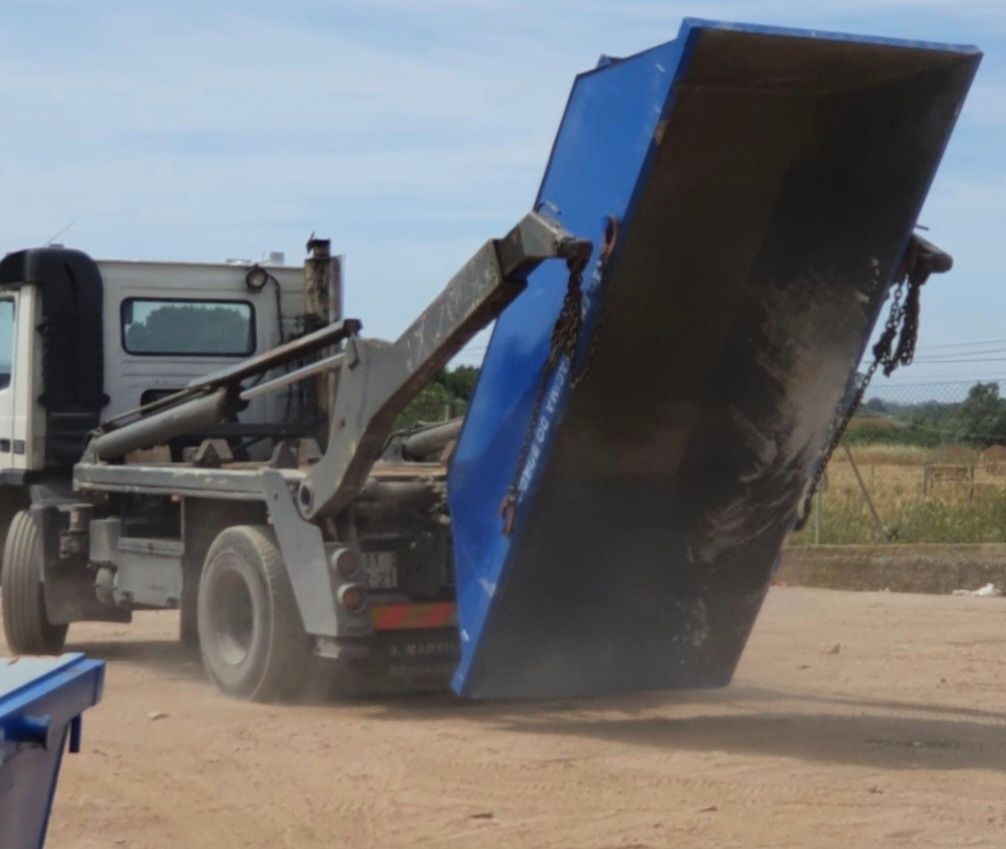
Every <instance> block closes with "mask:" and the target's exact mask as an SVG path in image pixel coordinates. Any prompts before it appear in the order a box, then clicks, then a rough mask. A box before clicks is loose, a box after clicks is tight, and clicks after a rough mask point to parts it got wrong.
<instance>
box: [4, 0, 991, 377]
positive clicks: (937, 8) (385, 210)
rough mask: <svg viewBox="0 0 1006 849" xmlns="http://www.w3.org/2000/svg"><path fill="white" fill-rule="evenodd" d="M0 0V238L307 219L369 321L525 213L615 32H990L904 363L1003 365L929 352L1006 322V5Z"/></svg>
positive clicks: (274, 224) (264, 236)
mask: <svg viewBox="0 0 1006 849" xmlns="http://www.w3.org/2000/svg"><path fill="white" fill-rule="evenodd" d="M0 15H2V17H0V21H2V27H0V56H2V57H3V60H2V61H3V73H2V74H0V102H2V110H3V123H2V134H0V145H2V150H3V156H0V252H3V251H7V250H13V249H16V248H20V247H25V246H28V245H34V244H39V243H41V242H44V241H45V240H47V239H48V238H50V237H51V236H52V235H53V234H55V233H56V232H57V231H59V230H60V229H61V228H62V227H63V226H64V225H66V224H67V223H68V222H70V221H74V222H75V224H74V226H73V227H72V228H71V229H69V230H68V231H67V232H66V233H65V234H64V235H63V236H62V237H61V238H60V241H63V242H65V243H67V244H68V245H72V246H74V247H79V248H82V249H83V250H86V251H88V252H89V253H91V254H93V255H95V256H98V257H125V258H137V259H142V258H157V259H185V260H220V259H223V258H225V257H248V258H252V259H257V258H260V257H261V256H262V254H263V251H268V250H283V251H285V252H286V254H287V256H288V257H289V258H291V259H296V258H299V257H300V256H301V255H302V246H303V243H304V241H305V239H306V237H307V236H308V234H309V233H311V232H312V231H316V232H317V233H318V234H319V235H326V236H330V237H331V238H332V239H333V242H334V245H335V247H336V249H337V250H339V251H340V252H343V253H345V254H346V255H347V265H346V273H347V285H348V293H347V313H348V314H351V315H356V316H359V317H361V318H362V319H363V320H364V323H365V328H366V331H367V332H368V334H369V335H375V336H393V335H395V334H397V332H398V331H400V330H401V329H402V328H403V327H404V326H405V325H406V324H407V322H408V321H409V320H410V319H411V318H412V317H413V316H414V315H415V314H416V313H417V312H418V311H419V310H420V309H422V307H423V306H424V305H425V304H426V303H427V302H428V301H429V300H430V299H431V298H432V297H433V296H434V295H435V294H436V292H437V291H438V290H439V288H440V287H441V286H442V285H443V283H444V282H445V281H446V280H447V278H448V277H449V276H450V275H451V274H452V273H453V272H454V271H455V270H456V268H457V267H458V266H459V265H460V264H461V263H462V262H463V261H464V260H465V259H466V258H467V257H468V256H469V255H470V254H471V253H472V252H473V251H474V250H475V248H477V247H478V245H479V244H481V242H482V241H484V240H485V239H486V238H489V237H491V236H494V235H499V234H501V233H502V232H504V231H505V230H506V229H507V228H508V227H509V226H510V225H511V224H512V223H513V222H514V221H515V220H516V219H517V218H518V217H519V216H520V215H521V214H523V212H525V211H526V210H527V208H528V207H529V206H530V204H531V202H532V201H533V198H534V195H535V191H536V189H537V186H538V181H539V179H540V176H541V171H542V169H543V167H544V165H545V160H546V157H547V155H548V151H549V146H550V143H551V140H552V137H553V135H554V133H555V130H556V127H557V125H558V121H559V118H560V116H561V113H562V108H563V105H564V103H565V100H566V97H567V95H568V93H569V88H570V85H571V82H572V79H573V76H574V75H575V74H576V73H577V72H579V71H582V70H586V69H588V68H591V67H593V66H594V64H595V63H596V60H597V57H598V55H599V54H601V53H608V54H611V55H625V54H628V53H632V52H635V51H638V50H641V49H644V48H646V47H649V46H651V45H653V44H656V43H658V42H661V41H666V40H668V39H669V38H672V37H673V36H674V34H675V33H676V32H677V28H678V24H679V22H680V19H681V18H682V17H685V16H695V17H706V18H719V19H725V20H740V21H753V22H758V23H773V24H783V25H790V26H804V27H814V28H818V29H831V30H839V31H849V32H860V33H868V34H874V35H887V36H896V37H905V38H920V39H927V40H940V41H950V42H957V43H975V44H978V45H979V46H980V47H981V48H982V49H983V50H984V51H985V54H986V57H985V60H984V62H983V65H982V68H981V69H980V70H979V74H978V79H977V81H976V84H975V86H974V88H973V89H972V94H971V96H970V98H969V100H968V102H967V104H966V105H965V108H964V112H963V114H962V116H961V119H960V122H959V124H958V127H957V131H956V133H955V136H954V138H953V140H952V142H951V145H950V149H949V150H948V152H947V155H946V158H945V159H944V163H943V167H942V169H941V171H940V174H939V176H938V178H937V181H936V183H935V185H934V186H933V190H932V192H931V194H930V200H929V202H928V204H927V206H926V208H925V210H924V212H923V215H922V217H921V221H922V223H924V224H926V225H928V226H929V227H930V228H931V229H930V234H929V236H930V238H932V239H933V241H936V242H937V243H938V244H940V245H942V246H944V247H946V248H947V249H949V250H950V251H951V253H953V254H954V256H955V258H956V268H955V271H954V273H953V275H952V276H948V277H945V278H936V279H934V281H933V282H932V284H931V285H929V286H927V287H926V290H925V292H924V299H923V300H924V305H923V306H924V315H923V326H922V334H921V349H920V352H919V360H920V361H919V362H918V363H917V364H916V365H915V366H913V367H912V368H911V369H910V370H908V371H905V372H904V373H903V375H904V376H903V377H901V378H899V379H901V380H906V381H907V380H913V379H914V380H927V379H929V378H930V377H934V376H943V375H950V376H964V377H982V376H1006V353H1002V354H999V356H1001V357H1002V358H1003V362H994V361H993V360H994V356H993V354H990V355H989V361H988V362H982V363H951V362H941V361H940V358H943V359H944V360H946V359H950V357H947V354H948V353H950V352H953V351H957V350H961V349H957V348H943V347H938V346H941V345H947V344H949V343H959V342H966V341H968V340H986V339H989V340H992V339H1006V288H1004V287H1003V286H1001V285H1000V282H1001V281H1002V280H1003V279H1004V272H1003V270H1002V269H1003V266H1004V264H1006V259H1004V257H1003V255H1002V254H1003V252H1002V251H1001V250H1000V245H1001V244H1003V243H1004V242H1006V3H1004V2H1002V0H958V2H951V0H836V1H835V2H832V0H826V1H825V0H821V2H814V3H807V2H803V3H797V2H793V1H792V0H790V2H781V0H765V2H757V3H755V2H741V0H735V2H700V0H693V2H688V3H678V2H656V0H618V2H615V0H605V2H601V0H584V2H573V1H572V0H570V1H569V2H557V1H554V2H546V1H545V0H537V2H526V0H482V1H481V2H480V0H440V2H435V0H434V1H432V2H419V1H418V0H415V1H414V2H410V0H366V2H338V1H337V0H331V2H311V0H305V1H304V2H296V0H291V2H283V3H279V2H261V0H245V1H244V2H236V1H235V0H203V2H192V0H173V2H170V3H166V2H157V3H153V2H140V1H138V0H134V2H128V3H126V2H119V0H90V2H78V0H30V2H17V1H16V0H0ZM932 346H937V347H932ZM995 347H996V346H995V345H993V346H989V350H992V349H993V348H995ZM1000 347H1001V348H1002V349H1003V350H1004V351H1006V343H1003V344H1002V345H1001V346H1000ZM964 350H967V351H975V352H977V351H979V350H983V349H980V348H973V349H972V348H966V349H964ZM477 355H478V350H477V346H476V348H475V349H473V350H471V351H469V352H468V353H467V354H466V355H465V358H466V359H467V360H472V359H474V358H476V357H477ZM970 358H971V359H974V358H976V357H975V356H971V357H970ZM927 360H928V361H927Z"/></svg>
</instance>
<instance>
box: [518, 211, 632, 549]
mask: <svg viewBox="0 0 1006 849" xmlns="http://www.w3.org/2000/svg"><path fill="white" fill-rule="evenodd" d="M617 236H618V222H617V219H615V218H614V217H613V216H611V215H609V216H607V217H606V218H605V225H604V241H603V242H602V244H601V251H600V255H599V256H598V259H597V266H596V268H595V271H594V279H595V280H596V283H597V286H596V289H597V292H598V294H601V293H603V291H604V279H605V275H606V273H607V270H608V260H609V259H610V258H611V254H612V252H613V251H614V249H615V242H616V240H617ZM576 244H577V245H578V246H579V249H578V250H576V251H574V252H573V253H572V254H570V255H569V256H567V257H566V268H567V272H568V274H567V277H566V294H565V296H564V298H563V301H562V308H561V309H560V310H559V315H558V316H557V317H556V319H555V324H554V325H553V326H552V335H551V337H550V338H549V343H548V356H547V357H546V359H545V362H544V363H543V365H542V369H541V374H540V375H539V377H538V386H537V388H536V389H535V396H534V404H533V405H532V407H531V416H530V418H529V419H528V426H527V430H526V431H525V433H524V441H523V442H522V443H521V448H520V451H519V452H518V454H517V462H516V463H515V465H514V474H513V479H512V480H511V482H510V486H509V487H507V491H506V495H504V496H503V501H502V502H501V503H500V517H501V518H502V520H503V533H504V534H506V535H509V534H510V533H512V532H513V528H514V524H515V523H516V521H517V502H518V500H519V498H520V494H521V490H522V486H521V479H522V478H523V476H524V470H525V468H526V467H527V464H528V459H529V458H530V457H531V449H532V446H533V445H534V440H535V433H536V432H537V430H538V426H539V422H540V420H541V417H542V412H543V410H544V408H545V399H546V397H547V395H548V387H549V383H550V382H551V378H552V376H553V375H554V374H555V372H556V370H557V368H558V367H559V364H560V363H561V362H562V361H563V359H565V360H566V362H567V363H568V364H569V367H570V368H572V365H573V361H574V359H575V358H576V350H577V348H578V347H579V343H580V334H581V331H582V330H583V319H584V304H583V300H584V299H583V272H584V269H585V268H586V267H587V263H588V262H589V260H590V254H591V252H592V250H593V246H592V245H591V243H590V242H578V243H576ZM598 329H599V328H595V332H594V334H593V339H592V340H591V346H590V350H589V351H588V353H587V356H586V357H585V358H584V364H583V366H582V367H581V369H580V371H579V372H578V373H577V374H576V375H574V376H573V377H572V378H571V379H570V386H571V387H575V386H576V385H577V384H579V382H580V381H581V380H583V378H584V376H585V374H586V371H587V367H588V366H589V365H590V361H591V359H592V358H593V355H594V349H595V348H596V344H597V330H598Z"/></svg>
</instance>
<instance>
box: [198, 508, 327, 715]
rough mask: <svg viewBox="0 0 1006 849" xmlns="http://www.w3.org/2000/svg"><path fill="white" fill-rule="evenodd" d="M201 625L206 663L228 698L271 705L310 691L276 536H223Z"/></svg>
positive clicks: (241, 532)
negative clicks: (270, 702) (270, 703)
mask: <svg viewBox="0 0 1006 849" xmlns="http://www.w3.org/2000/svg"><path fill="white" fill-rule="evenodd" d="M196 620H197V623H196V624H197V627H198V629H199V646H200V650H201V652H202V656H203V663H204V665H205V666H206V670H207V672H208V673H209V675H210V677H211V678H212V679H213V681H214V682H215V683H216V684H217V686H218V687H220V689H221V690H223V691H224V692H225V693H227V694H228V695H231V696H236V697H238V698H242V699H253V700H255V701H271V700H275V699H282V698H289V697H292V696H294V695H296V694H297V693H298V692H299V691H300V690H301V688H302V687H303V684H304V679H305V673H306V671H307V669H308V668H309V667H310V666H311V664H310V663H309V661H310V659H311V658H310V654H311V653H310V645H309V642H308V637H307V635H306V634H305V632H304V627H303V624H302V623H301V617H300V612H299V611H298V609H297V603H296V601H295V599H294V596H293V588H292V587H291V585H290V578H289V576H288V575H287V573H286V568H285V566H284V564H283V558H282V556H281V555H280V551H279V547H278V546H277V544H276V537H275V535H274V534H273V532H272V529H271V528H269V527H265V526H257V525H238V526H236V527H232V528H227V529H226V530H224V531H222V532H221V533H220V534H219V536H217V538H216V539H215V540H214V541H213V545H211V546H210V550H209V551H208V552H207V554H206V562H205V564H204V566H203V574H202V578H201V579H200V581H199V598H198V602H197V613H196Z"/></svg>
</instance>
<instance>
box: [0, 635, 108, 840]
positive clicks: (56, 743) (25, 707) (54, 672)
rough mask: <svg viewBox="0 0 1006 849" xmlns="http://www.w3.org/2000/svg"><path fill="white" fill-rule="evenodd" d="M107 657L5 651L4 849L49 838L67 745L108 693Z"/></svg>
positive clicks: (0, 754) (1, 732)
mask: <svg viewBox="0 0 1006 849" xmlns="http://www.w3.org/2000/svg"><path fill="white" fill-rule="evenodd" d="M104 678H105V663H104V661H101V660H90V659H89V658H86V657H84V656H83V655H82V654H65V655H63V656H62V657H32V658H27V657H23V658H16V659H12V658H4V657H0V847H2V849H38V847H41V846H42V845H43V844H44V843H45V832H46V827H47V826H48V823H49V812H50V811H51V810H52V798H53V793H54V792H55V790H56V779H57V778H58V776H59V765H60V762H61V760H62V757H63V749H64V748H65V747H66V743H67V739H68V738H69V744H70V751H71V752H77V751H79V750H80V728H81V713H83V711H84V710H85V709H86V708H89V707H91V706H92V705H95V704H97V703H98V701H99V700H100V699H101V688H102V684H103V683H104Z"/></svg>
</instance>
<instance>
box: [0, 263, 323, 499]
mask: <svg viewBox="0 0 1006 849" xmlns="http://www.w3.org/2000/svg"><path fill="white" fill-rule="evenodd" d="M303 275H304V269H303V267H302V266H298V267H294V266H279V265H258V264H251V263H179V262H133V261H122V260H99V261H93V260H91V259H90V258H89V257H87V256H86V255H85V254H83V253H80V252H79V251H73V250H67V249H63V248H38V249H32V250H27V251H20V252H18V253H14V254H9V255H8V256H6V257H5V258H4V259H3V260H2V261H0V484H4V483H6V484H13V485H17V486H21V485H23V484H24V483H26V482H28V481H27V480H26V477H25V473H30V472H42V471H44V470H56V469H60V468H66V469H68V468H69V467H70V466H71V465H72V464H73V463H74V462H75V461H76V460H77V459H79V457H80V454H81V451H82V449H83V447H84V443H85V441H86V438H87V436H88V434H89V433H90V432H91V431H92V430H93V429H94V428H95V427H96V426H97V424H98V422H99V421H100V420H107V419H110V418H114V417H115V416H118V415H120V414H122V413H124V412H126V411H128V410H131V409H135V408H136V407H139V406H142V405H144V404H147V403H149V402H150V401H153V400H156V399H157V398H160V397H163V396H165V395H169V394H171V393H173V392H176V391H178V390H180V389H182V388H184V387H185V386H186V385H187V384H188V383H189V381H191V380H193V379H194V378H197V377H200V376H202V375H204V374H207V373H209V372H212V371H215V370H218V369H220V368H223V367H225V366H227V365H230V364H232V363H234V362H235V361H238V360H242V359H246V358H247V357H250V356H254V355H255V354H258V353H261V352H263V351H266V350H270V349H272V348H275V347H276V346H277V345H278V344H280V343H281V342H283V341H284V340H286V339H289V338H291V337H292V336H294V335H296V334H297V333H301V332H303V331H304V330H305V314H304V313H305V295H304V285H303ZM293 406H294V405H293V403H292V401H291V399H290V398H289V396H284V395H282V394H280V395H269V396H265V397H261V398H257V399H255V400H254V401H253V402H252V403H251V404H250V405H249V407H248V409H247V410H245V411H243V412H242V413H241V421H242V422H243V423H254V422H263V423H264V422H282V421H283V420H284V418H289V416H290V415H291V414H292V413H291V410H292V409H293ZM249 448H250V449H252V448H253V446H249ZM30 477H31V475H29V478H30Z"/></svg>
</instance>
